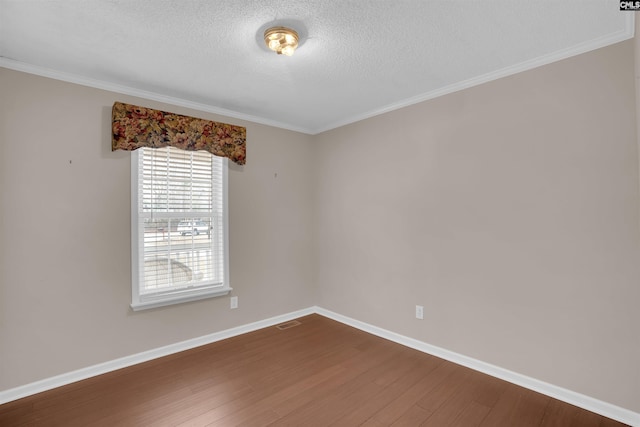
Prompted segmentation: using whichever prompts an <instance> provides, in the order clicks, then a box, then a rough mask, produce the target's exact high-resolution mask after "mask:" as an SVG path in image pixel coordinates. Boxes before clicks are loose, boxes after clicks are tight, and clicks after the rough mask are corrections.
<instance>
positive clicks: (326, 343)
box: [0, 315, 623, 427]
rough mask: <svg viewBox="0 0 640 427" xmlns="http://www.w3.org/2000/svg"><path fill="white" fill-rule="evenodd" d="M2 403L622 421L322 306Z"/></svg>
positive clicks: (342, 418)
mask: <svg viewBox="0 0 640 427" xmlns="http://www.w3.org/2000/svg"><path fill="white" fill-rule="evenodd" d="M299 320H300V322H301V324H300V325H299V326H295V327H292V328H289V329H285V330H279V329H278V328H276V327H270V328H266V329H262V330H259V331H255V332H252V333H248V334H245V335H242V336H239V337H234V338H230V339H227V340H224V341H220V342H217V343H213V344H210V345H207V346H203V347H199V348H197V349H193V350H189V351H186V352H183V353H179V354H175V355H171V356H168V357H164V358H162V359H157V360H153V361H151V362H147V363H144V364H140V365H136V366H132V367H130V368H126V369H121V370H118V371H115V372H111V373H108V374H105V375H100V376H98V377H95V378H90V379H88V380H84V381H80V382H77V383H74V384H70V385H68V386H64V387H60V388H58V389H55V390H50V391H47V392H44V393H40V394H38V395H35V396H30V397H27V398H24V399H21V400H17V401H14V402H9V403H7V404H5V405H2V406H0V425H1V426H65V427H66V426H236V425H240V426H267V425H271V426H329V425H331V426H359V425H362V426H419V425H424V426H463V427H472V426H482V427H487V426H516V427H527V426H541V427H550V426H563V427H564V426H576V427H612V426H622V425H623V424H620V423H617V422H615V421H612V420H610V419H607V418H604V417H602V416H600V415H596V414H594V413H592V412H588V411H585V410H583V409H579V408H577V407H575V406H571V405H569V404H566V403H563V402H560V401H558V400H554V399H552V398H549V397H547V396H544V395H541V394H539V393H535V392H533V391H530V390H527V389H524V388H522V387H518V386H516V385H513V384H510V383H507V382H504V381H501V380H498V379H495V378H493V377H490V376H488V375H485V374H481V373H479V372H476V371H473V370H471V369H468V368H464V367H461V366H459V365H455V364H453V363H450V362H446V361H444V360H442V359H438V358H436V357H433V356H429V355H427V354H424V353H420V352H418V351H416V350H413V349H410V348H407V347H404V346H402V345H399V344H395V343H392V342H390V341H387V340H384V339H382V338H378V337H375V336H373V335H369V334H367V333H364V332H362V331H359V330H357V329H354V328H351V327H349V326H346V325H343V324H340V323H338V322H334V321H332V320H330V319H327V318H324V317H322V316H319V315H311V316H306V317H303V318H301V319H299Z"/></svg>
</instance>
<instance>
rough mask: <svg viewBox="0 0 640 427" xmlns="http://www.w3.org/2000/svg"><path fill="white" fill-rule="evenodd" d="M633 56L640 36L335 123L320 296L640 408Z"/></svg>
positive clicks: (325, 191)
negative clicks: (421, 312)
mask: <svg viewBox="0 0 640 427" xmlns="http://www.w3.org/2000/svg"><path fill="white" fill-rule="evenodd" d="M633 58H634V52H633V42H632V41H627V42H624V43H620V44H617V45H614V46H611V47H607V48H604V49H600V50H597V51H594V52H591V53H587V54H584V55H580V56H577V57H574V58H571V59H568V60H564V61H561V62H558V63H555V64H551V65H548V66H544V67H540V68H537V69H534V70H532V71H528V72H525V73H521V74H518V75H514V76H511V77H508V78H504V79H500V80H497V81H494V82H491V83H487V84H483V85H481V86H477V87H474V88H471V89H468V90H464V91H461V92H457V93H454V94H450V95H447V96H444V97H441V98H438V99H434V100H431V101H428V102H424V103H421V104H418V105H414V106H411V107H408V108H404V109H402V110H398V111H395V112H392V113H388V114H385V115H382V116H378V117H374V118H372V119H369V120H366V121H362V122H359V123H355V124H352V125H349V126H345V127H342V128H339V129H336V130H334V131H330V132H326V133H324V134H322V135H319V136H318V137H317V139H316V141H314V160H315V167H316V176H315V190H314V194H315V209H314V212H315V216H314V218H315V219H314V221H315V226H314V230H315V232H316V234H315V239H314V241H315V242H316V247H315V249H314V257H315V259H316V265H315V269H316V282H317V287H318V291H319V298H318V305H320V306H322V307H324V308H327V309H329V310H333V311H335V312H338V313H340V314H343V315H346V316H350V317H353V318H355V319H358V320H361V321H364V322H368V323H371V324H373V325H376V326H379V327H382V328H385V329H388V330H391V331H394V332H396V333H400V334H404V335H407V336H409V337H412V338H415V339H418V340H421V341H424V342H427V343H430V344H433V345H437V346H440V347H443V348H445V349H448V350H452V351H455V352H458V353H461V354H464V355H467V356H470V357H473V358H476V359H479V360H482V361H484V362H488V363H491V364H495V365H497V366H500V367H503V368H506V369H510V370H513V371H515V372H518V373H521V374H524V375H528V376H531V377H533V378H537V379H539V380H542V381H546V382H549V383H552V384H555V385H558V386H561V387H565V388H567V389H570V390H573V391H577V392H580V393H584V394H586V395H589V396H592V397H595V398H598V399H601V400H604V401H606V402H609V403H613V404H615V405H619V406H621V407H624V408H628V409H630V410H634V411H640V371H639V366H640V364H639V363H638V361H640V340H639V339H638V337H639V336H640V310H639V309H638V304H639V302H640V230H639V224H638V219H639V218H640V213H639V188H638V183H639V178H638V145H637V143H636V127H635V120H636V110H635V108H636V107H635V96H634V93H635V90H634V65H633V63H634V59H633ZM416 304H419V305H424V309H425V319H424V320H421V321H420V320H416V319H415V318H414V307H415V305H416Z"/></svg>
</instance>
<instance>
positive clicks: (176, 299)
mask: <svg viewBox="0 0 640 427" xmlns="http://www.w3.org/2000/svg"><path fill="white" fill-rule="evenodd" d="M231 290H232V288H230V287H225V288H218V289H215V290H208V291H207V292H202V293H197V294H187V295H174V296H171V297H170V298H167V297H164V298H163V297H160V298H154V299H149V300H147V301H136V302H132V303H131V308H132V309H133V311H141V310H148V309H151V308H158V307H165V306H167V305H174V304H181V303H183V302H191V301H199V300H201V299H207V298H216V297H222V296H225V295H228V294H229V292H231Z"/></svg>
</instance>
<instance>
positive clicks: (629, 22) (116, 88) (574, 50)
mask: <svg viewBox="0 0 640 427" xmlns="http://www.w3.org/2000/svg"><path fill="white" fill-rule="evenodd" d="M623 13H625V16H626V18H625V28H624V30H621V31H618V32H616V33H613V34H610V35H608V36H605V37H600V38H598V39H594V40H591V41H589V42H585V43H581V44H579V45H576V46H573V47H571V48H568V49H564V50H560V51H557V52H555V53H552V54H549V55H544V56H541V57H538V58H535V59H532V60H529V61H525V62H521V63H519V64H516V65H513V66H510V67H506V68H503V69H501V70H497V71H492V72H490V73H487V74H484V75H481V76H478V77H473V78H470V79H467V80H463V81H461V82H457V83H454V84H451V85H449V86H446V87H443V88H440V89H437V90H434V91H430V92H427V93H423V94H420V95H417V96H414V97H411V98H408V99H404V100H402V101H400V102H396V103H392V104H389V105H386V106H384V107H382V108H378V109H375V110H372V111H369V112H365V113H363V114H357V115H355V116H352V117H349V118H345V119H343V120H339V121H337V122H334V123H331V124H329V125H326V126H321V127H319V128H316V129H309V128H305V127H300V126H294V125H291V124H287V123H282V122H278V121H275V120H270V119H266V118H263V117H258V116H252V115H249V114H244V113H241V112H238V111H232V110H227V109H224V108H219V107H215V106H212V105H209V104H203V103H198V102H193V101H189V100H186V99H182V98H175V97H171V96H166V95H162V94H159V93H155V92H150V91H146V90H141V89H136V88H133V87H129V86H124V85H119V84H115V83H110V82H106V81H102V80H97V79H90V78H87V77H83V76H79V75H75V74H71V73H65V72H62V71H56V70H52V69H49V68H44V67H38V66H35V65H31V64H27V63H24V62H19V61H14V60H11V59H8V58H4V57H0V67H4V68H8V69H12V70H16V71H22V72H25V73H29V74H35V75H38V76H42V77H49V78H52V79H56V80H62V81H65V82H69V83H75V84H78V85H82V86H88V87H93V88H96V89H102V90H107V91H111V92H116V93H121V94H124V95H131V96H136V97H139V98H144V99H149V100H153V101H158V102H163V103H166V104H171V105H178V106H181V107H185V108H191V109H194V110H199V111H204V112H208V113H213V114H219V115H222V116H227V117H231V118H235V119H240V120H247V121H250V122H253V123H258V124H263V125H267V126H273V127H277V128H281V129H286V130H290V131H294V132H300V133H304V134H308V135H318V134H320V133H322V132H326V131H329V130H332V129H336V128H339V127H341V126H346V125H349V124H352V123H355V122H359V121H361V120H365V119H369V118H371V117H375V116H379V115H381V114H384V113H388V112H391V111H395V110H398V109H400V108H404V107H408V106H410V105H414V104H418V103H420V102H424V101H428V100H430V99H434V98H438V97H440V96H443V95H447V94H450V93H453V92H457V91H460V90H463V89H468V88H470V87H473V86H477V85H480V84H483V83H487V82H490V81H493V80H497V79H500V78H502V77H507V76H510V75H513V74H516V73H520V72H523V71H527V70H531V69H533V68H537V67H540V66H542V65H547V64H550V63H552V62H556V61H560V60H562V59H566V58H569V57H572V56H575V55H579V54H582V53H586V52H589V51H592V50H595V49H599V48H601V47H605V46H609V45H611V44H614V43H618V42H621V41H624V40H627V39H630V38H632V37H633V35H634V22H635V18H634V15H635V13H630V12H623Z"/></svg>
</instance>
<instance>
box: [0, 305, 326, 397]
mask: <svg viewBox="0 0 640 427" xmlns="http://www.w3.org/2000/svg"><path fill="white" fill-rule="evenodd" d="M313 313H315V308H314V307H310V308H306V309H303V310H298V311H294V312H291V313H287V314H283V315H281V316H275V317H271V318H269V319H265V320H260V321H258V322H253V323H249V324H247V325H242V326H237V327H235V328H231V329H226V330H224V331H220V332H215V333H213V334H209V335H205V336H202V337H198V338H193V339H190V340H186V341H181V342H178V343H175V344H170V345H167V346H164V347H159V348H155V349H153V350H148V351H144V352H142V353H137V354H132V355H131V356H125V357H121V358H119V359H115V360H111V361H109V362H105V363H99V364H97V365H93V366H89V367H86V368H82V369H78V370H77V371H72V372H67V373H65V374H61V375H57V376H55V377H51V378H46V379H44V380H40V381H36V382H33V383H30V384H26V385H23V386H19V387H15V388H11V389H9V390H4V391H0V405H1V404H3V403H7V402H11V401H13V400H18V399H21V398H23V397H27V396H31V395H33V394H36V393H41V392H43V391H47V390H51V389H53V388H56V387H61V386H63V385H67V384H71V383H74V382H76V381H80V380H84V379H87V378H91V377H95V376H96V375H101V374H105V373H107V372H111V371H115V370H118V369H122V368H126V367H128V366H132V365H135V364H138V363H143V362H148V361H149V360H153V359H157V358H159V357H163V356H168V355H170V354H174V353H178V352H181V351H185V350H190V349H192V348H195V347H200V346H202V345H206V344H211V343H213V342H216V341H220V340H223V339H226V338H231V337H235V336H237V335H242V334H246V333H247V332H252V331H255V330H258V329H262V328H266V327H269V326H273V325H277V324H279V323H283V322H286V321H289V320H292V319H295V318H298V317H301V316H306V315H309V314H313Z"/></svg>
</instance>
